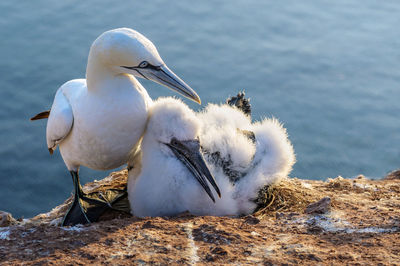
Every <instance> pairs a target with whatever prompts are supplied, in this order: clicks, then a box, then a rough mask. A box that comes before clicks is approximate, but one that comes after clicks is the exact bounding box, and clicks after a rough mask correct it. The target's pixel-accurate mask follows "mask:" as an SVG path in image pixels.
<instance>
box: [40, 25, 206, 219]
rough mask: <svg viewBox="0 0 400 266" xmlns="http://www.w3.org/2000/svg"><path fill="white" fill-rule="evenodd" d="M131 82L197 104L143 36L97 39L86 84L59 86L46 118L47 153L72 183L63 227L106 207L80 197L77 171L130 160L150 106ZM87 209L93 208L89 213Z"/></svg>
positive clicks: (113, 33) (118, 32)
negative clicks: (71, 198)
mask: <svg viewBox="0 0 400 266" xmlns="http://www.w3.org/2000/svg"><path fill="white" fill-rule="evenodd" d="M135 77H139V78H145V79H148V80H152V81H155V82H157V83H159V84H162V85H164V86H166V87H168V88H170V89H172V90H174V91H177V92H178V93H180V94H182V95H184V96H185V97H187V98H189V99H191V100H194V101H195V102H198V103H200V98H199V96H198V95H197V94H196V92H195V91H194V90H193V89H192V88H190V87H189V86H188V85H187V84H186V83H185V82H183V81H182V80H181V79H180V78H179V77H178V76H176V75H175V74H174V73H173V72H172V71H171V70H170V69H169V68H168V67H167V66H166V65H165V63H164V62H163V60H162V59H161V57H160V56H159V54H158V52H157V49H156V47H155V46H154V44H153V43H152V42H151V41H150V40H148V39H147V38H146V37H144V36H143V35H142V34H140V33H139V32H137V31H134V30H132V29H128V28H119V29H114V30H110V31H107V32H105V33H103V34H101V35H100V36H99V37H98V38H97V39H96V40H95V41H94V42H93V44H92V46H91V48H90V52H89V58H88V64H87V68H86V79H76V80H71V81H68V82H66V83H65V84H64V85H62V86H61V87H60V88H59V89H58V91H57V93H56V95H55V98H54V102H53V105H52V107H51V110H50V114H49V117H48V122H47V130H46V139H47V146H48V149H49V151H50V153H53V151H54V150H55V149H56V147H57V145H58V146H59V147H60V153H61V155H62V158H63V160H64V162H65V165H66V166H67V168H68V170H69V171H70V173H71V175H72V179H73V183H74V202H73V204H72V206H71V208H70V210H69V211H68V213H67V214H66V216H65V217H64V220H63V223H62V225H71V224H77V223H82V224H84V223H90V222H93V221H95V220H96V219H97V216H98V215H99V211H100V212H101V209H102V208H104V207H105V206H107V205H109V204H110V201H109V200H106V199H104V198H101V197H100V198H93V197H90V196H88V195H85V194H84V192H83V191H82V188H81V185H80V183H79V175H78V171H79V167H80V166H81V165H82V166H86V167H89V168H92V169H97V170H109V169H114V168H117V167H119V166H121V165H123V164H125V163H127V162H128V161H130V162H132V160H133V157H134V155H135V153H136V151H137V149H138V146H139V142H140V141H139V140H140V138H141V136H142V134H143V132H144V129H145V125H146V121H147V113H148V108H149V107H150V105H151V103H152V100H151V99H150V97H149V95H148V94H147V91H146V90H145V88H143V86H142V85H141V84H140V83H139V82H138V81H137V79H136V78H135ZM47 115H48V113H46V112H44V113H41V114H39V115H38V116H37V117H36V118H44V117H46V116H47ZM33 119H35V118H33ZM88 205H92V206H93V205H94V206H95V207H94V208H91V209H90V210H88V209H87V206H88ZM96 206H97V207H96Z"/></svg>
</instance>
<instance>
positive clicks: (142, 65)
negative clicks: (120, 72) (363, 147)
mask: <svg viewBox="0 0 400 266" xmlns="http://www.w3.org/2000/svg"><path fill="white" fill-rule="evenodd" d="M148 65H149V63H148V62H147V61H143V62H142V63H140V65H139V67H141V68H145V67H147V66H148Z"/></svg>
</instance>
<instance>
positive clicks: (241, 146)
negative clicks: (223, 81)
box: [128, 98, 295, 217]
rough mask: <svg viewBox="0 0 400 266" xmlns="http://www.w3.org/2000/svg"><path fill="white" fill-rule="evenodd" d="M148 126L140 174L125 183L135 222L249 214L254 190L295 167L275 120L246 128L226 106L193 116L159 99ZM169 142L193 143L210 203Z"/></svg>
mask: <svg viewBox="0 0 400 266" xmlns="http://www.w3.org/2000/svg"><path fill="white" fill-rule="evenodd" d="M148 123H149V124H148V127H147V130H146V132H145V134H144V136H143V142H142V146H141V149H142V150H141V151H142V156H143V157H142V165H141V171H140V173H138V172H135V171H131V172H129V179H128V198H129V201H130V205H131V210H132V214H133V215H136V216H140V217H144V216H173V215H177V214H179V213H182V212H185V211H189V212H190V213H192V214H195V215H218V216H221V215H239V214H250V213H252V212H253V211H254V210H255V208H256V204H255V203H254V199H256V198H257V195H258V192H259V190H260V189H261V188H263V187H264V186H266V185H271V184H274V183H276V182H278V181H280V180H281V179H282V178H284V177H286V176H287V175H288V174H289V172H290V171H291V169H292V166H293V164H294V162H295V156H294V151H293V147H292V145H291V143H290V141H289V140H288V138H287V133H286V130H285V129H284V128H283V127H282V125H281V124H280V123H279V122H278V121H277V120H276V119H264V120H262V121H261V122H256V123H252V122H251V119H250V117H249V116H247V115H245V114H244V113H243V112H241V111H240V110H239V109H237V108H235V107H231V106H229V105H214V104H211V105H209V106H208V107H207V108H206V109H205V111H203V112H200V113H198V114H196V115H194V114H193V111H191V110H190V109H189V108H188V107H187V105H185V104H184V103H183V102H181V101H179V100H176V99H171V98H167V99H160V100H157V101H156V102H155V103H154V105H153V107H152V108H151V110H150V116H149V122H148ZM171 141H174V142H175V143H182V142H184V143H185V142H188V141H189V142H190V141H191V142H194V141H196V142H199V144H200V146H201V150H202V153H203V154H204V158H205V161H206V163H207V166H208V168H209V170H210V172H211V173H212V175H213V176H214V177H215V180H216V183H217V184H218V187H219V188H220V191H221V195H222V196H221V198H216V197H215V202H213V200H210V195H207V193H205V191H204V190H203V189H202V188H201V186H199V185H198V183H197V182H196V181H195V180H194V179H193V176H192V173H191V172H190V171H188V167H185V165H184V164H182V163H181V162H180V161H179V160H177V159H176V158H175V153H174V152H173V151H171V149H170V145H171V144H170V143H171ZM199 144H197V145H194V146H189V145H186V146H187V149H188V151H186V152H191V151H195V150H196V153H197V149H198V145H199ZM183 162H185V161H184V160H183ZM211 199H214V197H212V198H211Z"/></svg>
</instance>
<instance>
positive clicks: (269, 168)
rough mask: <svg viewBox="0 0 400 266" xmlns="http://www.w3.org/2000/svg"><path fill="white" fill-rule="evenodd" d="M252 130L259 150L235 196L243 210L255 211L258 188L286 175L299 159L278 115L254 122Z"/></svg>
mask: <svg viewBox="0 0 400 266" xmlns="http://www.w3.org/2000/svg"><path fill="white" fill-rule="evenodd" d="M252 131H253V132H254V134H255V138H256V153H255V155H254V159H253V162H252V165H251V166H250V167H249V171H248V172H247V174H246V175H245V176H243V177H242V178H241V179H240V180H239V181H238V182H237V183H236V193H235V197H236V199H237V202H238V205H239V210H240V212H241V213H243V214H250V213H251V212H253V211H254V209H255V208H256V204H255V203H254V200H255V199H256V198H257V196H258V192H259V190H260V189H261V188H263V187H264V186H266V185H272V184H275V183H278V182H279V181H280V180H282V179H283V178H285V177H287V176H288V174H289V173H290V171H291V170H292V167H293V164H294V163H295V161H296V158H295V154H294V150H293V146H292V144H291V143H290V141H289V139H288V135H287V133H286V129H285V128H284V127H283V126H282V124H281V123H280V122H279V121H278V120H277V119H274V118H272V119H264V120H263V121H261V122H257V123H254V124H253V128H252Z"/></svg>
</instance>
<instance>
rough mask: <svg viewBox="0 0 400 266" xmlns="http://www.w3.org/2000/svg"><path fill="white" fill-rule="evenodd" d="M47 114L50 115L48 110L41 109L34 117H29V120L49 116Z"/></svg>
mask: <svg viewBox="0 0 400 266" xmlns="http://www.w3.org/2000/svg"><path fill="white" fill-rule="evenodd" d="M49 115H50V110H47V111H43V112H41V113H38V114H37V115H35V116H34V117H31V118H30V120H31V121H33V120H39V119H45V118H49Z"/></svg>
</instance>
